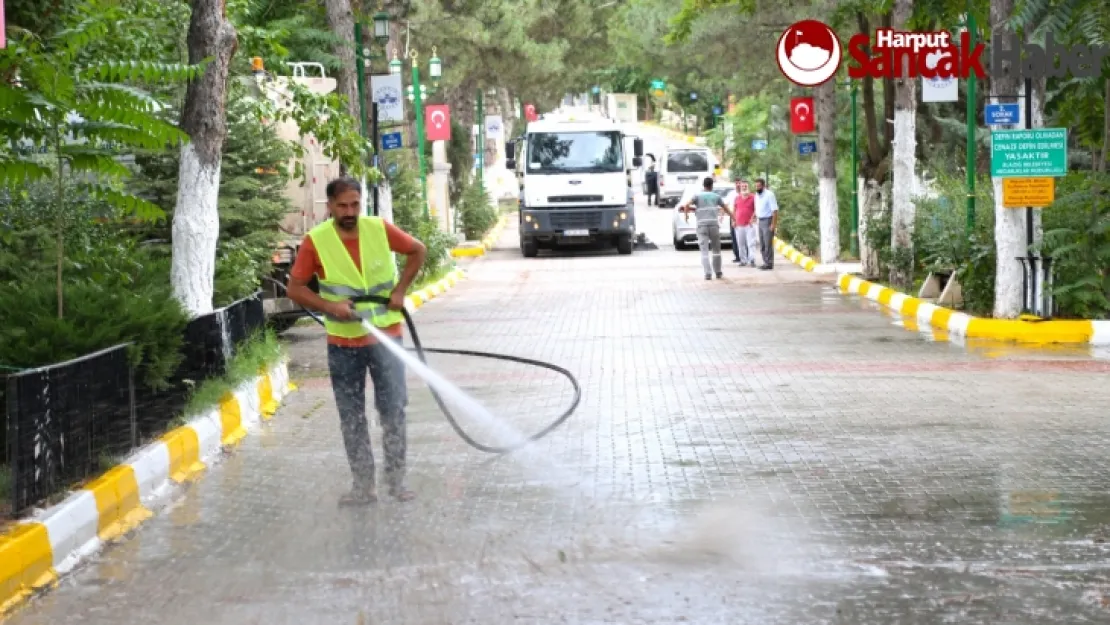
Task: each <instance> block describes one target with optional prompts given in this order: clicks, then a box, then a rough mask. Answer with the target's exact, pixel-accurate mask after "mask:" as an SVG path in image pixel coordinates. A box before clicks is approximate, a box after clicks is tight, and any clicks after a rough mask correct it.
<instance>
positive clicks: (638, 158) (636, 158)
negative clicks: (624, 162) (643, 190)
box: [632, 156, 644, 167]
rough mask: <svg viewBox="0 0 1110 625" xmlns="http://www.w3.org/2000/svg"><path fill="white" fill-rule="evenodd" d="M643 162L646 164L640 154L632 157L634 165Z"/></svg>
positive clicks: (639, 164) (636, 165)
mask: <svg viewBox="0 0 1110 625" xmlns="http://www.w3.org/2000/svg"><path fill="white" fill-rule="evenodd" d="M643 164H644V159H642V158H640V157H639V156H633V157H632V166H633V167H639V166H641V165H643Z"/></svg>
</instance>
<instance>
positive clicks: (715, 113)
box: [713, 106, 721, 115]
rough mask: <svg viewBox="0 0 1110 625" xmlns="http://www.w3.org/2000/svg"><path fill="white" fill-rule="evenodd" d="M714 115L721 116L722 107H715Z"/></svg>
mask: <svg viewBox="0 0 1110 625" xmlns="http://www.w3.org/2000/svg"><path fill="white" fill-rule="evenodd" d="M713 114H714V115H720V114H721V107H719V106H714V107H713Z"/></svg>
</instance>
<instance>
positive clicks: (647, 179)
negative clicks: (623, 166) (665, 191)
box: [644, 160, 659, 206]
mask: <svg viewBox="0 0 1110 625" xmlns="http://www.w3.org/2000/svg"><path fill="white" fill-rule="evenodd" d="M644 186H645V187H647V205H648V206H659V172H657V171H655V161H654V160H653V161H652V162H651V163H649V164H648V169H647V171H646V172H644ZM652 198H654V201H653V199H652Z"/></svg>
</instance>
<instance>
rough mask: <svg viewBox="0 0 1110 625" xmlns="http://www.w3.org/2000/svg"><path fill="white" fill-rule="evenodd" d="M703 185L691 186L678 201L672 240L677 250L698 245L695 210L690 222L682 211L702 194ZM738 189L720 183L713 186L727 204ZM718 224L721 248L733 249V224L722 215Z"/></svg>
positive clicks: (674, 213) (672, 228)
mask: <svg viewBox="0 0 1110 625" xmlns="http://www.w3.org/2000/svg"><path fill="white" fill-rule="evenodd" d="M701 190H702V189H701V185H700V184H698V185H689V186H687V187H686V191H685V192H684V193H683V194H682V198H681V199H679V200H678V202H677V203H676V204H675V207H674V209H673V211H672V214H671V239H672V241H673V242H674V248H675V249H676V250H682V249H686V246H688V245H693V246H694V247H697V245H698V232H697V220H696V219H695V218H694V214H693V209H692V208H691V209H690V211H689V212H690V221H686V212H685V211H683V210H682V206H683V205H685V204H686V203H688V202H690V201H691V200H692V199H694V196H695V195H697V194H698V193H700V192H701ZM735 190H736V188H735V187H734V186H733V185H731V184H729V183H727V182H718V183H716V184H714V185H713V191H714V192H715V193H717V194H718V195H720V196H721V197H722V198H724V200H725V203H726V204H727V203H729V202H730V201H731V200H730V198H731V194H732V193H733V192H734V191H735ZM717 223H718V224H720V226H721V247H732V232H731V228H732V223H731V222H730V220H729V218H728V215H727V214H721V215H720V216H719V217H717Z"/></svg>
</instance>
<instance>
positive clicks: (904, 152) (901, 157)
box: [890, 0, 918, 291]
mask: <svg viewBox="0 0 1110 625" xmlns="http://www.w3.org/2000/svg"><path fill="white" fill-rule="evenodd" d="M912 13H913V0H895V2H894V14H893V16H892V17H893V19H892V20H891V22H892V27H893V28H894V29H895V30H905V28H906V24H907V22H909V19H910V16H911V14H912ZM910 63H911V61H910V60H909V59H908V58H906V59H904V61H903V66H902V67H901V68H900V71H899V72H898V74H899V75H900V76H902V77H901V78H895V79H894V142H893V143H894V154H893V166H892V173H893V181H892V190H891V191H892V192H891V200H892V201H891V227H890V247H891V261H890V283H891V286H892V287H894V288H896V289H899V290H903V291H905V290H908V289H909V288H911V287H912V286H913V222H914V215H915V211H914V204H913V202H914V198H913V192H914V187H915V186H916V185H915V184H914V177H915V176H914V174H915V170H916V167H915V165H916V163H917V137H916V135H917V81H918V79H917V78H915V77H913V76H912V73H911V68H910Z"/></svg>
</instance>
